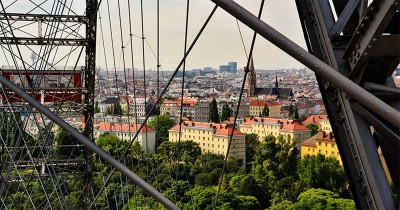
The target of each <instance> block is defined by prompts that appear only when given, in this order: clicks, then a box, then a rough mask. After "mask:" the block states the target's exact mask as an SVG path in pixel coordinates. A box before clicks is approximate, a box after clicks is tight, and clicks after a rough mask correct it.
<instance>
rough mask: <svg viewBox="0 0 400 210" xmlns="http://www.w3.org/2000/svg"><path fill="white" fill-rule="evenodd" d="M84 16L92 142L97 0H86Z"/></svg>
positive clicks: (88, 199) (88, 180)
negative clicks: (86, 21) (86, 20)
mask: <svg viewBox="0 0 400 210" xmlns="http://www.w3.org/2000/svg"><path fill="white" fill-rule="evenodd" d="M86 16H87V18H88V19H89V23H87V24H86V39H87V46H86V60H85V61H86V62H85V63H86V69H85V87H86V94H85V100H84V101H85V104H86V107H85V109H84V117H85V130H84V133H85V136H86V137H87V138H88V139H89V140H91V141H92V142H94V137H93V122H94V93H95V83H96V79H95V76H96V27H97V0H86ZM91 156H92V152H91V151H90V150H88V149H86V151H85V160H86V171H85V179H86V182H85V183H86V187H85V206H84V207H85V208H88V207H89V205H90V203H91V198H92V197H93V195H91V186H92V170H93V169H92V167H93V166H92V165H93V164H92V158H91Z"/></svg>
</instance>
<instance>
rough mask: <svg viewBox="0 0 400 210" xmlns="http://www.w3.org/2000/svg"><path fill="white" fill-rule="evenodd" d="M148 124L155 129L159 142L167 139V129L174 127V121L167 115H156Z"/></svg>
mask: <svg viewBox="0 0 400 210" xmlns="http://www.w3.org/2000/svg"><path fill="white" fill-rule="evenodd" d="M148 125H149V127H150V128H153V129H155V130H156V131H157V135H158V136H157V139H158V140H159V144H161V142H163V141H166V140H168V134H169V132H168V130H169V129H171V128H172V127H174V126H175V125H176V123H175V120H173V119H171V118H170V117H169V116H168V115H157V116H154V117H153V119H151V120H150V121H149V124H148Z"/></svg>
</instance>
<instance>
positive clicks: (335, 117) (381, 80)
mask: <svg viewBox="0 0 400 210" xmlns="http://www.w3.org/2000/svg"><path fill="white" fill-rule="evenodd" d="M212 1H213V2H214V3H216V4H217V5H218V6H220V7H222V8H223V9H224V10H226V11H227V12H228V13H230V14H231V15H233V16H234V17H235V18H237V19H239V20H240V21H242V22H243V23H244V24H246V25H247V26H248V27H250V28H251V29H253V30H255V31H256V32H257V33H259V34H260V35H261V36H263V37H264V38H266V39H268V40H269V41H271V42H272V43H273V44H275V45H276V46H277V47H279V48H280V49H282V50H283V51H285V52H286V53H288V54H289V55H291V56H292V57H293V58H295V59H297V60H298V61H300V62H301V63H303V64H304V65H306V66H307V67H309V68H310V69H311V70H313V71H314V72H315V73H316V75H317V79H318V84H319V86H320V90H321V94H322V96H323V99H324V103H325V106H326V107H327V112H328V115H329V118H330V119H331V124H332V128H333V130H334V133H335V138H336V141H337V144H338V148H339V151H340V155H341V157H342V159H343V164H344V167H345V170H346V173H347V176H348V178H349V181H350V187H351V190H352V193H353V196H354V198H355V201H356V205H357V207H358V208H359V209H394V208H395V204H394V200H393V197H392V194H391V190H390V187H389V184H388V180H387V178H386V176H385V172H384V170H383V166H382V164H381V161H380V159H379V155H378V152H377V147H381V149H382V151H383V154H384V157H385V159H386V161H387V163H388V168H389V171H390V174H391V176H392V179H393V182H394V184H395V186H398V182H399V173H398V171H399V167H398V166H399V165H400V164H399V163H400V162H399V160H400V156H399V155H398V154H399V144H400V142H399V141H398V135H399V125H400V112H399V111H398V110H400V106H399V98H398V97H393V95H392V97H386V99H388V100H390V101H388V100H381V99H382V98H383V97H382V94H380V93H375V92H368V91H367V90H366V89H364V88H363V86H360V85H359V84H360V83H361V84H362V83H363V82H364V81H368V82H373V83H377V84H380V85H388V86H392V87H391V88H390V90H392V91H391V92H393V88H394V87H393V79H392V78H391V77H390V75H391V73H392V72H393V70H394V68H395V67H396V66H397V65H398V63H399V62H398V60H397V59H398V55H397V54H396V55H394V56H391V57H389V60H387V58H386V57H385V55H379V54H378V55H375V56H374V57H372V58H371V57H368V58H363V59H360V58H361V56H368V54H363V55H361V54H357V52H356V53H353V54H354V55H355V56H356V57H358V58H357V60H356V64H357V62H366V60H368V63H367V64H366V66H364V67H363V70H364V74H361V73H357V74H355V73H353V75H357V78H358V79H357V80H356V81H354V80H355V79H354V78H352V77H350V78H348V76H349V75H351V72H353V71H352V70H354V69H355V66H354V65H350V64H349V61H350V60H347V59H346V56H344V54H345V51H346V48H351V46H350V47H349V43H350V40H352V39H353V40H354V39H356V38H353V37H359V38H361V39H369V38H368V37H366V38H363V37H362V36H364V35H363V34H366V36H367V35H368V34H370V33H371V32H370V31H369V30H367V31H364V32H363V33H361V32H360V31H359V30H356V28H368V26H367V25H365V23H364V24H359V20H364V19H366V17H368V18H370V19H374V20H380V19H382V18H380V17H375V16H374V15H377V16H379V15H384V16H385V17H386V18H383V19H384V20H388V19H391V18H392V17H393V16H394V14H393V13H390V12H380V13H379V12H378V13H373V14H371V13H370V12H366V14H365V15H364V14H363V11H365V5H366V4H365V2H364V3H362V2H358V3H357V6H355V5H354V2H353V1H348V2H347V1H342V0H338V1H335V0H334V1H333V3H334V5H335V8H334V9H336V13H337V14H339V20H340V21H338V22H336V23H335V19H334V17H333V12H332V11H333V10H332V9H333V8H331V6H330V4H329V1H324V0H321V1H320V0H297V1H296V4H297V7H298V11H299V15H300V19H301V23H302V27H303V31H304V36H305V40H306V43H307V46H308V50H309V52H310V53H312V54H313V55H314V56H316V57H314V56H312V55H310V54H309V53H307V52H305V51H304V50H303V49H302V48H301V47H300V46H298V45H296V44H295V43H294V42H292V41H291V40H289V39H287V38H286V37H285V36H283V35H282V34H280V33H279V32H277V31H276V30H275V29H273V28H272V27H270V26H269V25H267V24H265V23H264V22H262V21H260V20H258V19H257V17H255V16H254V15H252V14H251V13H249V12H248V11H246V10H245V9H244V8H242V7H241V6H240V5H238V4H236V3H235V2H233V1H229V0H212ZM377 2H378V3H373V4H371V6H370V7H369V9H368V11H370V10H372V11H376V9H377V6H379V7H380V8H382V9H383V10H386V11H390V9H387V8H391V7H398V5H399V4H398V1H377ZM387 4H388V5H389V6H388V5H387ZM355 8H358V11H359V12H358V13H357V12H355V11H354V9H355ZM397 10H398V8H397ZM343 11H346V12H347V14H345V13H343ZM390 16H391V17H390ZM368 18H367V19H368ZM383 19H382V20H383ZM398 20H399V19H398V18H397V19H394V21H395V23H392V24H389V21H386V23H382V22H379V21H376V22H374V23H375V24H379V25H381V26H380V27H378V28H383V30H382V29H381V30H376V31H374V32H373V34H377V33H378V34H379V32H383V31H385V32H386V31H387V28H385V27H386V26H388V25H387V24H389V25H392V26H393V28H394V29H393V30H391V31H394V32H396V31H397V33H398V30H399V22H398ZM335 24H339V25H337V26H336V27H334V26H335ZM385 24H386V25H385ZM371 28H377V27H376V26H375V27H374V26H371ZM331 29H334V30H333V31H336V32H334V33H332V34H331V37H330V36H329V31H331ZM385 29H386V30H385ZM371 30H372V29H371ZM334 34H343V35H334ZM379 35H384V34H379ZM390 36H392V35H390ZM371 39H373V38H371ZM391 39H393V38H391ZM385 44H386V45H388V43H385ZM360 47H361V44H358V45H357V44H356V48H357V49H358V48H360ZM367 48H368V47H367ZM389 51H396V50H389ZM375 53H378V52H375ZM397 53H400V52H397ZM381 59H383V60H384V61H386V62H387V65H379V64H378V65H376V62H379V61H381V62H382V60H381ZM377 60H378V61H377ZM350 62H354V61H353V60H351V61H350ZM381 64H382V63H381ZM351 66H352V68H350V67H351ZM372 69H374V71H373V72H370V74H368V73H367V72H368V70H372ZM375 75H376V76H375ZM346 77H347V78H346ZM350 79H352V80H350ZM375 87H376V86H375ZM380 87H381V86H380ZM385 89H387V88H385ZM394 90H395V92H396V90H397V89H394ZM385 94H386V93H384V94H383V95H385ZM360 106H361V107H363V109H360V108H359V107H360ZM391 106H393V107H391ZM364 107H365V108H364ZM357 108H358V109H357ZM355 110H356V111H355ZM363 110H365V111H366V112H365V113H364V112H363ZM359 112H363V115H359V114H357V113H359ZM370 115H373V116H376V117H375V118H373V119H367V120H365V119H364V118H362V117H361V116H364V117H366V118H367V117H368V116H370ZM370 126H374V128H375V134H377V135H376V136H377V137H378V138H373V134H372V132H373V131H372V130H371V129H370ZM387 129H389V130H387ZM389 133H390V134H391V135H390V134H389ZM381 135H384V136H385V137H379V136H381ZM374 136H375V135H374ZM387 137H389V139H387ZM385 148H386V149H385ZM385 150H386V151H385Z"/></svg>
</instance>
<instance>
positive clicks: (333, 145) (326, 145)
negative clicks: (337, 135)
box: [318, 142, 335, 148]
mask: <svg viewBox="0 0 400 210" xmlns="http://www.w3.org/2000/svg"><path fill="white" fill-rule="evenodd" d="M318 146H322V142H318ZM325 147H328V143H326V142H325ZM331 147H332V148H335V144H334V143H331Z"/></svg>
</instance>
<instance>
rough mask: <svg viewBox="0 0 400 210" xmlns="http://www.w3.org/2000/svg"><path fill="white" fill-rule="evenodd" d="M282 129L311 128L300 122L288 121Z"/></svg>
mask: <svg viewBox="0 0 400 210" xmlns="http://www.w3.org/2000/svg"><path fill="white" fill-rule="evenodd" d="M281 129H282V130H290V131H306V130H309V129H308V128H307V127H306V126H304V125H302V124H300V123H298V122H288V123H286V124H284V125H283V127H282V128H281Z"/></svg>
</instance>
